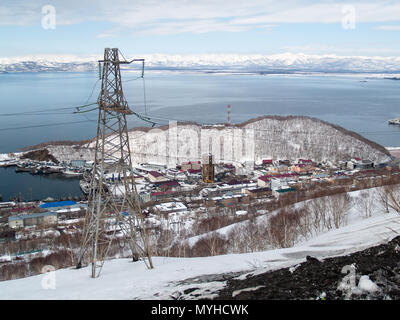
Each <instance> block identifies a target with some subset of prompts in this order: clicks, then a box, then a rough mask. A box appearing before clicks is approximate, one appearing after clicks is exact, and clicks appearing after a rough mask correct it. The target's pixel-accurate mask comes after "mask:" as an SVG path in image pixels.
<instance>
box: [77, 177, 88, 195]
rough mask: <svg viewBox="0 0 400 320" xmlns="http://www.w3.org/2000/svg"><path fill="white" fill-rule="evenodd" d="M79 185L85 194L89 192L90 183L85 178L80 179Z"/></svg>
mask: <svg viewBox="0 0 400 320" xmlns="http://www.w3.org/2000/svg"><path fill="white" fill-rule="evenodd" d="M79 186H80V187H81V190H82V191H83V193H84V194H89V191H90V184H89V183H88V182H87V181H85V180H79Z"/></svg>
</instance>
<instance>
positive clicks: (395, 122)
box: [389, 118, 400, 124]
mask: <svg viewBox="0 0 400 320" xmlns="http://www.w3.org/2000/svg"><path fill="white" fill-rule="evenodd" d="M389 124H400V118H394V119H391V120H389Z"/></svg>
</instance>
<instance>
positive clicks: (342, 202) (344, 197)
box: [327, 193, 351, 229]
mask: <svg viewBox="0 0 400 320" xmlns="http://www.w3.org/2000/svg"><path fill="white" fill-rule="evenodd" d="M327 199H328V212H329V220H330V219H332V222H333V225H334V226H335V228H336V229H337V228H339V227H340V226H342V225H344V224H345V223H346V220H347V214H348V211H349V210H350V207H351V200H350V196H349V195H348V194H347V193H341V194H335V195H333V196H329V197H327Z"/></svg>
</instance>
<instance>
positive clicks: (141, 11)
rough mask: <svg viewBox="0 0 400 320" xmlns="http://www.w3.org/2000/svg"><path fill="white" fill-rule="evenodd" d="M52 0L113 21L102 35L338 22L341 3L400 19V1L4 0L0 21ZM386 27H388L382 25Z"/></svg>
mask: <svg viewBox="0 0 400 320" xmlns="http://www.w3.org/2000/svg"><path fill="white" fill-rule="evenodd" d="M48 3H50V4H51V5H53V6H54V7H55V9H56V12H57V23H58V24H60V25H62V24H77V23H82V22H90V21H96V22H106V23H111V24H112V28H111V29H109V30H105V31H103V32H101V33H100V34H99V35H98V37H112V36H115V35H118V34H119V33H121V32H129V33H134V34H152V35H154V34H158V35H165V34H177V33H182V32H190V33H206V32H241V31H247V30H250V29H254V28H271V27H272V26H273V25H276V24H281V23H340V22H341V21H342V19H343V15H344V13H343V11H342V10H343V7H344V6H345V5H352V6H354V9H355V13H356V22H357V23H358V22H393V21H399V20H400V18H399V17H400V3H399V2H398V1H377V0H353V1H352V2H349V1H345V0H339V1H332V0H322V1H316V0H285V1H276V0H275V1H274V0H252V1H243V0H230V1H229V2H227V1H226V0H201V1H195V0H113V1H108V0H85V1H82V0H79V1H78V0H69V1H65V0H53V1H49V0H31V1H23V0H2V6H0V25H34V24H40V19H41V9H42V7H43V6H44V5H46V4H48ZM380 30H384V29H380Z"/></svg>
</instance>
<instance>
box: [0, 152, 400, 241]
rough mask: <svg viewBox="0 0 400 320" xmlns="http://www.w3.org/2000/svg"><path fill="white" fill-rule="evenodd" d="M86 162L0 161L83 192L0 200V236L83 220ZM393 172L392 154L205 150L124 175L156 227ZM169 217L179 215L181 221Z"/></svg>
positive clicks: (112, 183)
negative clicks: (236, 157) (255, 157)
mask: <svg viewBox="0 0 400 320" xmlns="http://www.w3.org/2000/svg"><path fill="white" fill-rule="evenodd" d="M208 158H209V159H211V161H212V164H211V166H212V171H211V173H212V174H211V177H210V176H209V177H208V179H209V180H207V179H206V177H205V174H206V172H205V171H207V169H205V163H207V165H208V162H207V159H208ZM92 164H93V162H89V161H85V160H73V161H70V162H69V163H55V162H51V161H35V160H30V159H20V158H8V159H6V160H2V161H1V162H0V166H2V167H10V166H13V167H15V170H16V172H27V171H29V172H30V173H31V174H62V175H67V176H68V175H69V176H74V177H80V186H81V189H82V192H83V196H82V198H78V199H53V198H50V197H49V198H47V199H37V200H36V201H20V199H3V200H10V201H3V202H0V211H1V216H0V241H1V242H5V241H15V240H17V239H18V234H21V233H22V234H25V235H26V234H27V233H29V230H30V229H32V226H45V228H50V229H49V230H51V229H53V230H57V228H58V229H59V226H60V225H63V228H64V227H65V225H68V224H72V225H74V224H76V223H77V222H79V221H83V220H84V216H85V211H86V207H87V194H88V193H89V191H90V190H89V188H90V185H89V183H88V181H87V180H86V179H87V178H88V175H89V174H90V171H91V166H92ZM398 173H399V161H398V160H397V159H396V158H394V157H393V160H392V161H389V162H385V163H373V162H372V161H370V160H368V159H361V158H352V159H348V160H347V161H339V162H336V163H334V162H330V161H325V162H315V161H313V160H312V159H296V160H294V161H293V160H286V159H280V160H276V159H263V160H262V161H261V162H260V163H256V164H255V163H250V162H249V163H243V164H232V163H218V164H216V163H214V161H213V160H212V155H208V157H205V160H204V159H203V161H198V160H196V161H187V162H183V163H181V164H180V165H178V166H176V167H175V168H167V166H165V165H158V164H150V163H143V164H139V165H135V166H134V168H133V175H132V178H131V177H130V176H129V177H128V178H130V181H132V179H134V182H135V185H136V188H137V192H138V196H139V199H140V202H141V204H142V208H143V210H144V212H145V213H146V216H147V219H148V222H149V223H150V222H151V223H152V225H159V224H160V223H161V222H160V221H161V220H162V219H165V218H168V217H174V219H175V222H176V223H178V224H179V223H180V222H182V221H184V220H185V219H184V218H183V217H185V215H186V216H190V215H191V214H200V213H205V212H206V213H212V212H214V211H215V209H216V208H228V209H230V210H231V211H230V212H231V214H232V215H233V216H235V215H236V216H241V215H246V214H247V213H248V211H249V207H257V206H258V207H259V208H262V209H263V210H262V211H263V212H265V210H267V211H268V210H273V209H276V208H278V207H280V206H282V205H283V203H284V202H283V201H289V202H292V203H293V202H297V201H302V200H304V199H307V198H312V197H313V196H314V194H321V192H322V193H323V192H332V190H339V189H340V190H341V192H343V191H344V190H346V191H354V190H358V189H364V188H369V187H376V186H381V185H385V183H386V182H385V181H388V180H389V179H393V177H397V175H398ZM105 177H106V180H107V181H106V182H105V183H106V184H107V186H108V187H109V188H110V189H112V190H114V191H113V192H114V193H115V194H114V195H115V196H116V197H118V190H119V189H118V185H120V184H121V183H122V180H123V178H122V177H121V176H120V175H119V174H118V175H117V174H114V173H112V172H106V173H105ZM343 188H345V189H343ZM120 195H121V194H120ZM176 217H182V219H181V220H182V221H179V218H176ZM151 223H150V224H151ZM54 228H55V229H54ZM27 231H28V232H27Z"/></svg>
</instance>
